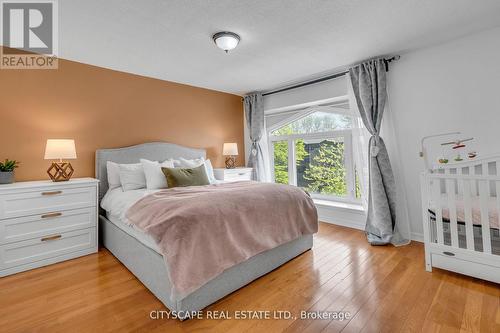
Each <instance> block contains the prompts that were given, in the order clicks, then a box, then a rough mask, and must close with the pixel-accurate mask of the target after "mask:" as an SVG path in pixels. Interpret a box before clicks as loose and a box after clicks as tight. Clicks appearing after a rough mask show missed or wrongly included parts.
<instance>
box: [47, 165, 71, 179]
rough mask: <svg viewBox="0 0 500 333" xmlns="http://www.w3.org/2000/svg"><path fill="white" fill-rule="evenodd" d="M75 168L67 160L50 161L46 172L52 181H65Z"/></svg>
mask: <svg viewBox="0 0 500 333" xmlns="http://www.w3.org/2000/svg"><path fill="white" fill-rule="evenodd" d="M73 172H75V170H74V169H73V167H72V166H71V163H69V162H52V164H51V166H50V167H49V168H48V169H47V174H48V175H49V177H50V179H52V181H53V182H65V181H68V180H70V178H71V176H73Z"/></svg>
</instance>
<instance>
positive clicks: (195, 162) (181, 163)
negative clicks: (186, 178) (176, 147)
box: [173, 157, 215, 184]
mask: <svg viewBox="0 0 500 333" xmlns="http://www.w3.org/2000/svg"><path fill="white" fill-rule="evenodd" d="M173 161H174V165H175V166H176V167H181V168H195V167H197V166H200V165H202V164H204V165H205V172H206V173H207V177H208V180H209V181H210V184H213V183H215V175H214V168H213V167H212V162H210V160H205V159H204V158H195V159H192V160H187V159H185V158H182V157H181V158H179V159H178V160H173Z"/></svg>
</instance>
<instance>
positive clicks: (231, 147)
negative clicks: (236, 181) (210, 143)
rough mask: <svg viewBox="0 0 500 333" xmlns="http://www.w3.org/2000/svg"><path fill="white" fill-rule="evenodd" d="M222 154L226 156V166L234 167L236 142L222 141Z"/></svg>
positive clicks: (236, 151) (236, 153)
mask: <svg viewBox="0 0 500 333" xmlns="http://www.w3.org/2000/svg"><path fill="white" fill-rule="evenodd" d="M222 155H224V156H227V157H226V168H227V169H234V168H235V163H236V157H235V156H238V145H237V144H236V142H230V143H224V146H223V148H222Z"/></svg>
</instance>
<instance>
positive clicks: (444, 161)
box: [438, 147, 448, 164]
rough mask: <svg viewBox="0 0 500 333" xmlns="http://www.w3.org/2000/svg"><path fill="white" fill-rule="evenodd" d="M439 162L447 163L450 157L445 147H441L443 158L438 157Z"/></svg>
mask: <svg viewBox="0 0 500 333" xmlns="http://www.w3.org/2000/svg"><path fill="white" fill-rule="evenodd" d="M438 162H439V164H447V163H448V159H447V158H446V153H445V149H444V147H441V158H440V159H438Z"/></svg>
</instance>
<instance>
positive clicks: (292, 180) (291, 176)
mask: <svg viewBox="0 0 500 333" xmlns="http://www.w3.org/2000/svg"><path fill="white" fill-rule="evenodd" d="M294 143H295V140H293V139H288V183H289V184H290V185H295V186H296V185H297V170H296V169H297V168H296V163H295V144H294Z"/></svg>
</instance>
